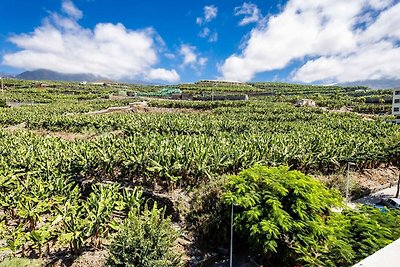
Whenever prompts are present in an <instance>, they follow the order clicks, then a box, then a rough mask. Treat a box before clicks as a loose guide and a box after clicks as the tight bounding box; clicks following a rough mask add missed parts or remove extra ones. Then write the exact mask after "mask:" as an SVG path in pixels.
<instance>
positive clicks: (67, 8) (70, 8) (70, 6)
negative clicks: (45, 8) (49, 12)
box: [62, 0, 83, 19]
mask: <svg viewBox="0 0 400 267" xmlns="http://www.w3.org/2000/svg"><path fill="white" fill-rule="evenodd" d="M62 11H63V12H65V13H66V14H67V15H69V16H70V17H73V18H75V19H81V18H82V16H83V13H82V11H81V10H79V9H78V8H77V7H76V6H75V5H74V3H72V1H70V0H64V1H63V2H62Z"/></svg>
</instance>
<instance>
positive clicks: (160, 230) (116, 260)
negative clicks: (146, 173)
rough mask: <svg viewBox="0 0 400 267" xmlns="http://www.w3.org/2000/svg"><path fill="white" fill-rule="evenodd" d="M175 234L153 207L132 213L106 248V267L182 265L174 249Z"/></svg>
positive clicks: (159, 212)
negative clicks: (107, 255) (140, 212)
mask: <svg viewBox="0 0 400 267" xmlns="http://www.w3.org/2000/svg"><path fill="white" fill-rule="evenodd" d="M177 237H178V234H177V232H176V230H174V229H173V227H172V225H171V221H170V219H169V218H168V219H165V218H164V211H163V210H159V209H157V206H156V205H154V206H153V208H152V209H151V210H147V209H146V210H145V211H144V212H143V213H142V214H141V215H140V214H139V213H136V212H131V213H130V214H129V217H128V218H127V219H126V221H125V223H124V225H123V226H122V227H121V229H120V231H119V232H118V233H117V234H116V236H115V238H114V240H113V242H112V244H111V245H110V247H109V258H108V262H107V265H108V266H130V267H152V266H160V267H173V266H181V265H182V263H181V258H180V255H179V253H177V252H176V251H175V250H174V242H175V240H176V238H177Z"/></svg>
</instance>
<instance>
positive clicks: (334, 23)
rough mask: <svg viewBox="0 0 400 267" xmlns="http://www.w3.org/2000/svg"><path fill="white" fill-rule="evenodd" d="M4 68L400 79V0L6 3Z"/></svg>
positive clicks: (0, 62)
mask: <svg viewBox="0 0 400 267" xmlns="http://www.w3.org/2000/svg"><path fill="white" fill-rule="evenodd" d="M0 2H1V9H2V12H1V23H0V72H4V73H13V74H16V73H20V72H23V71H25V70H35V69H50V70H54V71H58V72H62V73H91V74H95V75H98V76H101V77H104V78H108V79H112V80H125V81H146V82H163V83H181V82H193V81H197V80H201V79H220V80H232V81H279V82H301V83H326V84H331V83H338V82H353V81H360V80H371V79H400V0H287V1H284V0H281V1H279V0H275V1H272V0H271V1H268V0H253V1H243V0H241V1H239V0H229V1H227V0H209V1H203V0H196V1H187V0H186V1H185V0H180V1H178V0H170V1H163V0H146V1H134V0H132V1H128V0H124V1H121V0H112V1H111V0H35V1H26V0H12V1H11V0H0Z"/></svg>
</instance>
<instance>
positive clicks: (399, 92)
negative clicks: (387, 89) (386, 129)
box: [392, 89, 400, 123]
mask: <svg viewBox="0 0 400 267" xmlns="http://www.w3.org/2000/svg"><path fill="white" fill-rule="evenodd" d="M392 114H393V115H394V116H395V117H396V119H395V120H396V123H400V89H395V90H394V91H393V107H392Z"/></svg>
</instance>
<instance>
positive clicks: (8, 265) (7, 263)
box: [0, 258, 42, 267]
mask: <svg viewBox="0 0 400 267" xmlns="http://www.w3.org/2000/svg"><path fill="white" fill-rule="evenodd" d="M41 266H42V263H41V261H38V260H30V259H22V258H6V259H5V260H3V261H2V262H0V267H41Z"/></svg>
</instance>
